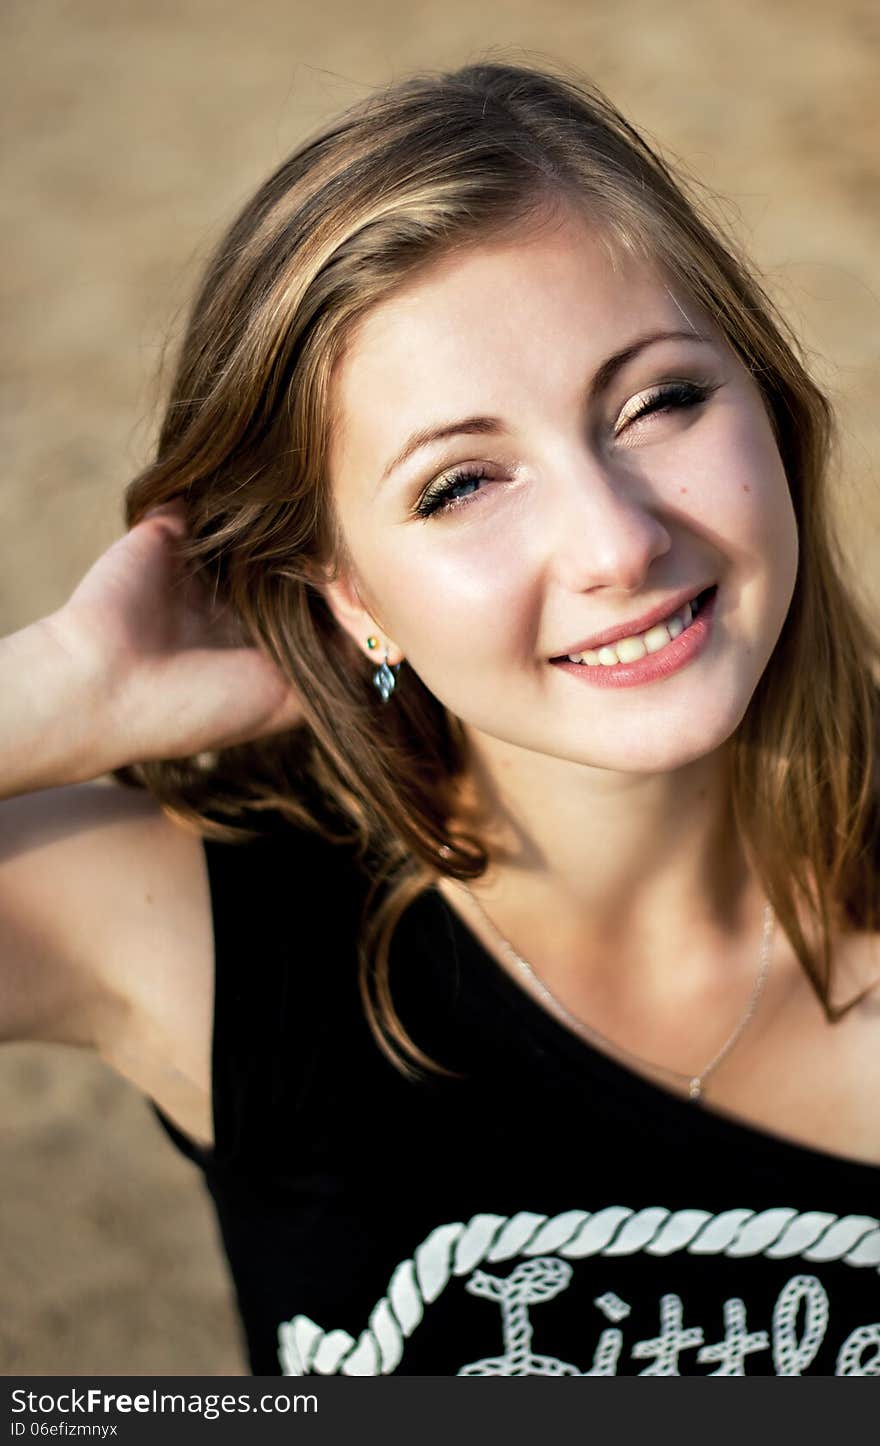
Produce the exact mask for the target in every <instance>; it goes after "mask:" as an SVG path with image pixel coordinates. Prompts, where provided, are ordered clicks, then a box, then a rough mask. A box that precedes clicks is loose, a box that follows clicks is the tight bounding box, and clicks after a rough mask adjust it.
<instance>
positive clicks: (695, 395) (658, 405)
mask: <svg viewBox="0 0 880 1446" xmlns="http://www.w3.org/2000/svg"><path fill="white" fill-rule="evenodd" d="M716 390H717V384H716V385H707V384H706V383H703V382H690V381H675V382H664V383H663V384H662V385H660V386H657V387H655V388H653V390H651V391H650V392H648V393H646V394H645V396H644V400H643V401H642V402H641V404H640V405H639V406H638V407H637V408H636V410H635V411H634V412H633V413H632V414H631V415H630V416H628V417H627V416H625V419H624V422H623V425H622V426H620V427H618V429H617V431H616V432H615V434H614V435H615V436H619V435H620V434H621V433H622V432H625V431H627V430H628V429H629V428H630V427H632V426H633V425H634V424H635V423H636V422H639V421H641V420H642V419H643V418H644V417H647V416H649V415H650V414H651V413H652V412H663V411H667V410H677V409H680V408H685V407H695V406H698V405H699V403H700V402H704V401H706V399H707V398H708V397H709V396H710V395H711V393H712V392H714V391H716ZM490 480H491V479H490V478H489V474H488V473H487V472H486V470H485V469H484V468H482V467H458V468H456V469H455V470H454V471H453V472H447V473H446V474H445V476H443V477H439V478H438V479H437V481H436V482H434V483H433V484H432V485H431V486H430V487H428V488H427V490H426V491H425V492H423V493H422V496H421V497H420V498H419V500H418V502H417V503H416V505H415V507H414V508H413V516H415V517H421V518H428V517H432V516H433V515H434V513H436V512H452V511H457V510H458V509H459V508H462V507H467V506H468V504H469V503H470V502H471V500H472V498H474V497H476V496H478V495H479V493H478V492H477V491H471V492H470V493H469V494H468V495H466V496H464V497H453V496H452V494H453V493H454V492H455V491H457V490H458V488H459V487H472V488H473V487H474V486H475V484H476V485H478V484H479V483H480V482H485V481H490Z"/></svg>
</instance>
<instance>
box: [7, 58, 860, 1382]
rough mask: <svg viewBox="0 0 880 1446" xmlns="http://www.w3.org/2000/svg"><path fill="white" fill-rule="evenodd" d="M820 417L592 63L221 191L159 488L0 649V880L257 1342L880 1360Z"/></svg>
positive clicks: (55, 1025)
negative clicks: (183, 1160)
mask: <svg viewBox="0 0 880 1446" xmlns="http://www.w3.org/2000/svg"><path fill="white" fill-rule="evenodd" d="M438 118H439V120H438ZM833 436H834V432H833V418H832V414H831V411H830V408H829V406H828V403H827V402H826V399H825V398H824V396H823V395H822V393H821V392H820V391H819V390H818V389H817V387H816V386H815V384H814V383H813V382H812V381H811V379H810V378H809V376H808V375H807V373H806V371H805V369H804V367H803V365H802V363H801V361H800V360H799V357H798V354H797V345H796V343H795V341H794V340H793V338H791V337H790V336H789V335H788V334H787V332H786V328H785V325H784V323H783V322H782V320H781V319H780V318H779V317H778V316H776V314H775V312H774V309H773V307H772V305H771V303H770V301H769V300H768V298H767V297H766V296H765V294H764V292H763V291H762V289H761V287H760V285H759V284H758V282H757V281H755V280H754V279H753V278H752V277H751V276H750V274H749V271H748V269H747V266H746V263H745V262H744V261H743V260H742V259H741V258H740V257H739V256H738V255H737V253H736V249H735V246H734V244H733V242H732V241H730V240H729V239H724V238H722V236H721V235H720V233H719V231H718V230H717V228H713V227H712V226H711V225H710V223H709V222H708V221H707V220H705V219H702V218H701V217H700V215H699V214H698V211H697V208H696V206H695V204H694V202H693V201H691V200H690V199H689V197H688V195H687V194H686V189H685V186H684V183H683V182H682V181H681V180H680V179H676V178H675V177H674V176H673V174H672V172H671V171H670V169H669V168H668V167H667V166H666V165H665V164H664V162H663V161H662V160H661V159H660V158H659V157H658V156H657V155H656V154H655V153H654V152H653V151H652V150H651V148H650V147H649V146H648V145H647V144H646V143H645V141H644V140H643V139H642V138H641V137H640V136H639V135H638V133H637V132H636V131H635V130H634V129H633V128H632V127H631V126H630V125H629V124H628V123H627V122H626V121H625V120H624V119H623V118H622V117H621V116H620V115H619V113H618V112H617V111H616V110H615V109H614V107H613V106H612V105H611V104H610V102H609V101H607V100H606V99H605V98H604V97H603V96H602V95H601V94H600V93H599V92H598V91H597V90H596V89H595V88H594V87H592V86H590V85H588V84H586V83H585V82H583V81H582V80H579V79H578V78H577V77H575V76H571V75H568V74H565V73H563V72H560V73H558V74H553V73H549V72H547V71H543V70H539V69H533V68H530V67H526V66H508V65H500V64H486V65H473V66H467V67H464V68H462V69H460V70H458V71H455V72H452V73H449V74H442V75H435V74H428V75H418V76H414V77H411V78H409V79H406V80H404V81H402V82H400V83H398V84H396V85H394V86H391V87H389V88H388V89H387V90H384V91H380V92H377V93H376V94H375V95H374V96H372V97H371V98H370V99H369V100H368V101H367V102H365V103H363V104H362V105H360V106H358V107H356V108H354V109H353V110H351V111H349V112H347V113H346V114H345V115H344V116H342V117H341V118H340V119H339V120H338V121H336V122H335V123H334V124H332V125H330V126H329V127H327V128H326V129H325V130H324V131H322V132H321V133H320V134H318V135H317V136H315V137H314V138H313V139H312V140H310V141H309V142H308V143H306V144H305V145H303V146H302V147H301V148H300V149H299V150H298V151H297V152H296V153H295V154H294V156H293V157H292V158H291V159H290V160H289V161H287V162H286V163H285V164H284V165H283V166H282V167H281V168H280V170H279V171H278V172H277V173H276V174H275V175H274V176H273V177H272V178H271V179H270V180H269V181H268V182H267V183H266V184H265V186H263V188H262V189H261V190H260V191H259V192H258V194H257V195H256V196H255V198H254V199H253V200H252V202H251V203H250V204H249V205H248V206H247V207H246V208H245V210H244V211H243V213H242V215H241V216H240V217H239V218H238V220H237V221H236V222H235V224H234V225H233V227H232V228H231V230H230V232H229V234H228V235H227V236H226V237H225V238H224V240H223V242H222V243H221V245H220V247H219V249H218V251H217V253H216V255H215V257H214V258H213V260H212V262H211V265H210V267H209V269H208V272H207V275H206V279H205V281H204V284H203V286H202V289H201V293H200V295H199V297H198V299H197V301H196V304H195V308H194V311H193V315H192V318H191V321H190V325H189V330H188V334H187V336H186V339H185V341H184V345H183V350H182V355H181V359H180V362H179V366H178V371H177V376H176V379H175V382H174V385H173V389H172V395H171V398H170V402H169V405H168V410H167V413H166V416H165V421H164V425H163V428H162V432H161V436H160V440H159V445H158V450H157V456H156V460H155V462H154V463H153V464H152V465H151V466H150V467H149V468H148V469H147V470H146V471H145V472H144V473H143V474H142V475H141V476H140V477H138V478H137V479H136V480H135V481H134V482H133V483H132V484H131V486H130V488H129V490H128V494H127V522H128V525H129V531H128V532H127V534H126V536H125V537H123V538H122V539H120V540H119V541H118V542H116V543H115V544H114V545H113V547H111V548H110V549H109V551H108V552H107V553H106V554H105V555H104V556H103V557H102V558H101V559H99V561H98V562H97V563H96V564H95V566H94V567H93V568H92V569H91V571H90V572H89V573H88V574H87V576H86V578H85V579H84V580H83V581H82V583H81V584H80V585H79V587H78V588H77V589H76V591H75V592H74V593H73V595H72V597H71V598H70V600H69V601H68V602H67V603H66V604H65V606H64V607H62V608H61V609H60V610H59V611H58V612H56V613H54V614H53V615H52V616H50V617H48V618H45V619H42V620H40V621H39V622H37V623H35V624H34V625H32V626H31V627H29V628H25V629H24V630H22V632H21V633H18V634H16V635H14V636H13V637H11V638H8V639H6V640H5V643H4V644H3V650H2V663H3V666H5V667H6V668H7V669H8V678H9V682H8V685H7V686H6V687H4V689H3V692H4V697H5V699H6V700H7V721H6V724H5V725H4V726H5V729H6V737H5V740H4V752H3V757H4V759H5V763H4V768H5V770H6V773H5V778H4V780H3V794H4V797H5V802H4V804H3V807H2V810H0V821H2V830H3V839H4V842H5V848H4V855H5V857H4V862H3V865H2V869H0V919H2V925H0V928H2V943H3V946H4V947H3V949H2V955H3V958H4V960H6V964H5V966H4V967H5V968H6V969H7V971H11V976H12V988H11V989H10V990H9V991H8V993H7V1002H6V1004H5V1006H4V1010H5V1014H6V1017H5V1018H4V1020H3V1029H4V1032H5V1035H6V1037H10V1038H28V1039H57V1040H64V1041H67V1042H76V1043H79V1044H82V1045H86V1046H89V1047H91V1048H94V1049H95V1050H97V1051H98V1052H99V1053H100V1054H101V1056H102V1057H103V1058H104V1059H105V1060H106V1061H107V1062H108V1063H110V1064H111V1065H112V1066H113V1067H114V1068H115V1069H117V1070H118V1071H119V1072H120V1073H121V1074H123V1075H124V1076H125V1077H126V1078H128V1079H130V1080H133V1081H134V1082H135V1083H136V1084H138V1086H139V1087H140V1088H141V1089H143V1090H144V1091H145V1093H146V1094H147V1095H148V1096H149V1097H150V1099H151V1100H152V1101H154V1103H155V1106H156V1108H157V1113H158V1117H159V1119H160V1121H161V1122H162V1124H163V1125H164V1127H165V1129H166V1130H167V1132H168V1133H169V1135H170V1136H171V1138H172V1140H173V1141H174V1142H175V1143H176V1144H177V1145H178V1146H179V1148H180V1149H182V1150H183V1151H184V1152H185V1153H186V1154H188V1155H189V1157H190V1158H191V1159H192V1160H193V1161H195V1162H196V1163H197V1164H198V1165H199V1167H200V1168H201V1169H203V1170H204V1172H205V1179H206V1182H207V1185H208V1188H209V1189H210V1191H211V1193H212V1196H213V1198H214V1201H215V1204H216V1207H217V1211H218V1216H219V1221H220V1226H221V1229H222V1232H223V1237H224V1243H225V1247H226V1250H227V1252H228V1255H229V1260H230V1265H231V1269H232V1272H233V1276H234V1279H235V1283H236V1288H237V1291H238V1298H239V1302H240V1306H241V1311H242V1317H243V1321H244V1326H245V1330H246V1333H247V1339H248V1345H249V1349H250V1355H251V1362H252V1366H253V1369H254V1371H255V1373H257V1374H277V1373H286V1374H294V1375H297V1374H307V1373H324V1374H334V1373H338V1372H341V1373H343V1374H356V1375H370V1374H380V1373H389V1372H393V1371H396V1372H398V1373H404V1374H423V1375H424V1374H434V1375H449V1374H459V1375H474V1374H478V1375H531V1374H541V1375H547V1374H549V1375H613V1374H641V1375H675V1374H697V1375H701V1374H709V1375H742V1374H749V1375H751V1374H777V1375H800V1374H807V1373H818V1374H840V1375H859V1374H861V1375H876V1374H880V1323H878V1322H880V1285H878V1267H880V1222H878V1221H877V1219H876V1218H875V1214H876V1208H877V1200H878V1185H880V1125H878V1118H880V1116H878V1110H877V1098H878V1090H880V1048H878V1045H880V1012H878V1008H877V999H878V993H877V989H876V984H877V982H878V976H880V962H878V957H877V954H878V950H877V926H876V920H875V916H874V899H875V896H876V893H877V861H878V835H877V827H878V780H877V774H876V760H877V751H876V738H877V718H878V704H877V692H876V686H875V681H874V671H873V670H874V667H875V666H876V660H877V656H878V637H877V633H876V629H875V628H874V626H873V624H872V623H871V622H870V621H869V620H867V619H866V618H864V617H863V616H862V614H861V612H860V610H859V608H858V606H857V603H856V601H855V598H854V596H853V595H852V594H851V591H850V588H849V585H848V583H847V581H846V579H845V576H844V570H843V566H842V563H841V562H840V557H839V550H838V548H837V546H836V543H835V541H834V538H833V535H832V532H831V527H830V522H829V516H828V510H827V508H828V503H827V496H826V485H827V483H826V479H827V474H828V468H829V460H830V456H831V448H832V441H833ZM13 669H14V670H15V671H14V674H13V671H12V670H13ZM35 737H36V738H37V740H38V744H37V746H34V738H35ZM111 771H112V772H113V773H114V775H115V778H116V780H117V781H118V782H121V783H124V784H128V785H135V787H130V788H127V789H113V788H108V787H105V786H102V785H99V784H95V783H92V782H90V781H89V780H94V779H96V778H98V777H100V776H101V775H102V774H104V773H107V772H111ZM776 925H778V926H779V927H774V926H776Z"/></svg>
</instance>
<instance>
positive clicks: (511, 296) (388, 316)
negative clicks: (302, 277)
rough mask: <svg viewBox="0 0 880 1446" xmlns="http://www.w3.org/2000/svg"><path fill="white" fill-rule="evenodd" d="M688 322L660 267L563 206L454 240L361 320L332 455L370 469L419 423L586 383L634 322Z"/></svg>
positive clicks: (346, 362)
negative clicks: (469, 241) (537, 219)
mask: <svg viewBox="0 0 880 1446" xmlns="http://www.w3.org/2000/svg"><path fill="white" fill-rule="evenodd" d="M688 322H690V323H691V324H692V325H693V326H694V328H698V327H701V326H702V327H703V328H705V326H706V318H705V316H704V314H703V313H702V312H701V311H700V309H699V308H697V307H696V305H695V304H694V303H693V302H692V301H690V300H688V301H687V302H684V304H683V298H682V293H681V291H680V290H678V291H676V292H674V291H673V288H672V285H671V284H670V282H669V281H668V280H667V278H665V276H664V274H663V272H662V270H661V268H660V267H658V266H654V265H651V264H650V263H649V262H647V261H645V260H642V259H639V258H636V257H635V256H631V255H626V254H622V253H621V252H620V251H619V250H616V251H615V252H614V254H613V255H612V254H611V253H610V252H609V249H608V247H607V246H606V244H605V243H604V241H603V239H602V237H601V236H600V235H599V234H598V233H597V231H596V229H595V227H594V226H592V225H591V224H590V223H589V222H588V221H587V220H586V219H583V218H581V217H579V216H577V215H575V214H572V213H566V214H564V215H563V217H562V218H561V219H559V220H556V221H554V222H553V223H552V224H544V225H540V226H539V227H537V228H535V227H530V228H529V227H523V228H522V229H520V230H518V231H517V232H516V233H515V234H511V235H510V236H500V237H493V238H492V239H487V240H486V241H484V242H481V243H479V244H475V245H472V246H469V247H467V248H466V249H464V250H462V251H456V252H452V253H449V254H447V255H445V256H443V257H441V258H439V259H438V260H436V261H434V262H431V263H430V264H429V265H427V266H426V267H425V268H424V269H423V270H421V271H420V272H419V274H418V276H417V277H416V278H415V279H413V280H411V281H410V282H408V283H407V284H406V285H404V286H402V287H401V288H399V289H398V290H397V291H395V292H394V293H393V294H392V295H391V296H389V297H387V298H386V299H385V300H384V301H382V302H379V303H377V305H376V306H374V307H373V308H372V310H371V311H370V312H368V313H367V314H366V316H365V317H363V318H362V319H361V321H360V323H359V324H358V327H357V329H356V331H355V333H354V334H353V336H352V338H351V340H350V342H349V345H348V347H347V348H346V350H345V353H344V354H343V356H342V357H341V358H340V360H339V362H338V363H337V366H336V368H335V370H334V378H333V412H334V421H335V428H334V445H333V450H334V455H335V459H336V461H337V462H338V463H339V464H345V463H351V462H353V461H354V460H355V459H357V462H358V463H359V465H360V466H363V467H366V468H367V469H369V470H372V469H373V468H374V467H375V466H378V465H382V464H384V461H385V460H387V458H388V457H389V456H390V455H391V454H392V452H393V451H394V449H395V446H396V445H399V444H400V439H401V438H402V437H403V436H404V435H406V434H407V433H408V432H409V431H410V430H411V429H413V428H416V427H420V426H424V425H425V424H426V423H427V422H432V421H435V420H440V419H442V418H444V417H452V416H459V415H465V414H467V413H468V412H475V411H481V412H482V411H485V412H487V413H496V412H497V413H504V414H508V413H510V412H511V411H513V412H516V411H518V410H519V409H520V407H521V406H523V405H526V404H527V402H528V399H529V398H535V397H536V396H538V395H539V394H543V395H544V396H545V397H546V396H548V395H550V394H551V392H552V393H553V394H554V395H558V396H559V398H560V400H561V401H565V400H567V399H568V398H569V397H574V396H582V395H583V391H584V386H585V383H586V381H587V379H588V377H589V375H590V374H591V373H592V371H593V370H594V369H595V368H596V367H597V366H598V365H599V364H600V363H601V362H602V361H603V360H604V359H605V357H607V356H608V355H610V354H611V353H612V352H614V351H615V350H618V349H619V348H620V347H622V346H624V345H626V344H627V342H628V341H630V340H631V339H632V338H633V337H634V336H635V335H636V334H637V333H643V332H647V331H650V330H653V329H655V328H656V329H657V330H663V329H667V328H669V329H674V328H680V327H682V326H685V327H686V326H687V324H688ZM346 470H347V468H346Z"/></svg>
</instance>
